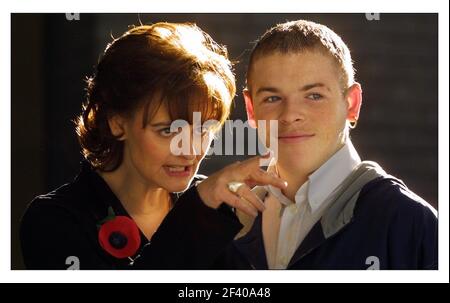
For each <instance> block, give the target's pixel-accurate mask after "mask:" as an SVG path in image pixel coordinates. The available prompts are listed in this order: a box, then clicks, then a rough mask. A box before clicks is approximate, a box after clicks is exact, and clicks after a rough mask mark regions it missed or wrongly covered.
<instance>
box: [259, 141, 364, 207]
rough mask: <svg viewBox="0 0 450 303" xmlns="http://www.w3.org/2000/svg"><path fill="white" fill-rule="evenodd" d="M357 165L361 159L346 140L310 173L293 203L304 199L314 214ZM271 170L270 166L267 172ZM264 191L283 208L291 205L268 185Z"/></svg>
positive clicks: (289, 201) (280, 193) (277, 190)
mask: <svg viewBox="0 0 450 303" xmlns="http://www.w3.org/2000/svg"><path fill="white" fill-rule="evenodd" d="M359 163H361V158H360V157H359V155H358V152H357V151H356V149H355V147H354V146H353V144H352V142H351V140H350V139H347V140H346V143H345V144H344V146H343V147H342V148H341V149H339V150H338V151H337V152H336V153H335V154H334V155H333V156H331V158H329V159H328V160H327V161H326V162H325V163H324V164H322V165H321V166H320V167H319V168H318V169H317V170H316V171H315V172H314V173H312V174H311V175H310V176H309V177H308V181H306V182H305V183H304V184H303V185H302V186H301V187H300V188H299V189H298V191H297V193H296V194H295V202H296V203H297V204H299V203H301V202H302V201H304V200H305V199H306V200H307V201H308V203H309V205H310V207H311V212H312V213H314V212H315V211H317V210H318V209H319V208H320V206H321V205H322V203H323V202H324V201H325V200H326V198H327V197H328V196H329V195H330V194H331V193H332V192H333V191H334V190H335V189H336V188H337V187H338V186H339V184H341V183H342V181H344V179H345V178H346V177H347V176H348V175H349V174H350V173H351V172H352V171H353V169H354V168H355V167H356V166H357V165H358V164H359ZM273 168H274V167H273V166H270V167H269V170H270V169H273ZM266 190H267V191H269V192H270V193H271V194H273V195H274V196H275V197H276V198H277V199H278V200H279V201H280V203H281V204H283V205H285V206H286V205H290V204H292V203H293V202H292V201H291V200H290V199H288V198H287V197H286V196H285V195H284V194H283V193H282V192H281V190H280V189H279V188H276V187H274V186H271V185H268V186H266Z"/></svg>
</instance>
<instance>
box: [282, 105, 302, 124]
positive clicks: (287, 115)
mask: <svg viewBox="0 0 450 303" xmlns="http://www.w3.org/2000/svg"><path fill="white" fill-rule="evenodd" d="M304 120H305V114H304V112H303V109H301V108H299V105H298V104H295V103H294V102H292V101H287V102H285V103H284V104H283V108H282V109H281V112H280V115H279V117H278V121H279V122H280V123H284V124H289V123H294V122H301V121H304Z"/></svg>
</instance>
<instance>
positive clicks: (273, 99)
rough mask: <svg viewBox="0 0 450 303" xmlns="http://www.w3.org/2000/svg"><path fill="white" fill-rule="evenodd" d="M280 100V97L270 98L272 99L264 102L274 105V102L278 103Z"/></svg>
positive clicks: (266, 99)
mask: <svg viewBox="0 0 450 303" xmlns="http://www.w3.org/2000/svg"><path fill="white" fill-rule="evenodd" d="M280 99H281V98H280V97H278V96H270V97H267V98H264V102H266V103H274V102H276V101H278V100H280Z"/></svg>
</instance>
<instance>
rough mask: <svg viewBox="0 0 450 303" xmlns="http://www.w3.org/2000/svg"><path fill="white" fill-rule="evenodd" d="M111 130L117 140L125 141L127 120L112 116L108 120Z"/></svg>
mask: <svg viewBox="0 0 450 303" xmlns="http://www.w3.org/2000/svg"><path fill="white" fill-rule="evenodd" d="M108 125H109V129H110V130H111V133H112V134H113V136H115V137H117V140H119V141H123V140H125V119H124V118H123V117H121V116H120V115H112V116H110V117H109V118H108Z"/></svg>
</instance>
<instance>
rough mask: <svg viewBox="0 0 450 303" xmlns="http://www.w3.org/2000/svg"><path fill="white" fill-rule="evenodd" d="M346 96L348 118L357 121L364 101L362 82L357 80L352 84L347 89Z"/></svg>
mask: <svg viewBox="0 0 450 303" xmlns="http://www.w3.org/2000/svg"><path fill="white" fill-rule="evenodd" d="M346 98H347V103H348V110H347V120H349V121H350V122H357V121H358V119H359V111H360V109H361V103H362V89H361V84H359V83H357V82H355V83H354V84H353V85H352V86H350V87H349V88H348V90H347V94H346Z"/></svg>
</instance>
